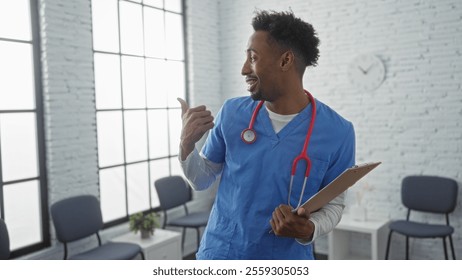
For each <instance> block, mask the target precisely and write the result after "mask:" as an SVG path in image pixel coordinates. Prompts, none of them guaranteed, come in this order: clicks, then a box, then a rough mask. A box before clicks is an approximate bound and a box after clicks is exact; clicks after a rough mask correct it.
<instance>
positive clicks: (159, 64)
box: [146, 59, 178, 108]
mask: <svg viewBox="0 0 462 280" xmlns="http://www.w3.org/2000/svg"><path fill="white" fill-rule="evenodd" d="M165 66H166V62H165V61H164V60H160V59H146V91H147V102H148V108H166V107H167V83H166V81H169V79H171V80H172V81H173V80H175V79H174V77H168V73H167V72H166V69H165ZM166 74H167V77H166ZM172 83H173V84H174V83H176V81H175V82H171V83H169V86H173V85H172ZM176 102H178V101H176Z"/></svg>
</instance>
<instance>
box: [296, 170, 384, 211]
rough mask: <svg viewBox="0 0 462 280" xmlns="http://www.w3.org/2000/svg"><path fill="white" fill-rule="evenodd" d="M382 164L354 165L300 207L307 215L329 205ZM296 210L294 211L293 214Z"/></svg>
mask: <svg viewBox="0 0 462 280" xmlns="http://www.w3.org/2000/svg"><path fill="white" fill-rule="evenodd" d="M381 163H382V162H371V163H365V164H361V165H354V166H352V167H350V168H348V169H346V170H345V171H343V172H342V174H340V175H339V176H337V178H335V179H334V180H333V181H332V182H330V183H329V184H328V185H327V186H325V187H324V188H323V189H322V190H320V191H319V192H317V193H316V194H315V195H313V196H312V197H311V198H310V199H308V200H307V201H306V202H305V203H303V204H302V205H301V206H300V207H303V208H305V209H306V210H307V211H309V213H312V212H316V211H317V210H319V209H320V208H322V207H323V206H324V205H326V204H327V203H329V201H331V200H332V199H334V198H336V197H337V196H338V195H339V194H341V193H343V192H344V191H345V190H347V189H348V188H349V187H351V186H353V185H354V184H355V183H356V182H358V181H359V180H360V179H361V178H363V177H364V176H366V174H367V173H369V172H371V171H372V170H374V168H376V167H377V166H379V165H380V164H381ZM295 211H296V209H294V212H295Z"/></svg>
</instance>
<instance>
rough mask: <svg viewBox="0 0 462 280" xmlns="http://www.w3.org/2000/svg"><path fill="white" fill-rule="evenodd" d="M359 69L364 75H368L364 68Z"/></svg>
mask: <svg viewBox="0 0 462 280" xmlns="http://www.w3.org/2000/svg"><path fill="white" fill-rule="evenodd" d="M358 69H359V71H361V72H362V73H363V74H364V75H366V74H367V70H364V69H363V68H361V66H358Z"/></svg>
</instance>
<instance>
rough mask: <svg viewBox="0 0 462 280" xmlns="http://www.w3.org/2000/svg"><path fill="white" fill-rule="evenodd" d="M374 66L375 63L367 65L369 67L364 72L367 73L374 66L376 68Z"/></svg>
mask: <svg viewBox="0 0 462 280" xmlns="http://www.w3.org/2000/svg"><path fill="white" fill-rule="evenodd" d="M374 66H375V63H374V64H372V65H370V66H369V67H367V69H366V71H365V73H364V74H367V73H368V72H369V71H370V70H371V69H372V68H374Z"/></svg>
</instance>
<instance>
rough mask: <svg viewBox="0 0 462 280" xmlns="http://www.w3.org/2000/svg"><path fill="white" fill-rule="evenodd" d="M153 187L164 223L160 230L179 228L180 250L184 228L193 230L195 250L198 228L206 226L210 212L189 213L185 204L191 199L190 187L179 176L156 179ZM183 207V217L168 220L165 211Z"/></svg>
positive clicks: (183, 237) (198, 236)
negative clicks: (180, 236)
mask: <svg viewBox="0 0 462 280" xmlns="http://www.w3.org/2000/svg"><path fill="white" fill-rule="evenodd" d="M154 186H155V188H156V191H157V195H158V197H159V202H160V208H161V209H162V211H163V214H164V222H163V225H162V228H165V227H166V226H172V227H181V228H182V229H183V231H182V239H181V248H182V251H183V250H184V240H185V232H186V228H194V229H196V231H197V248H199V244H200V228H201V227H205V226H206V225H207V222H208V219H209V215H210V212H209V211H207V212H196V213H189V211H188V207H187V205H186V203H187V202H189V201H191V199H192V192H191V187H190V186H189V184H188V183H187V182H186V181H185V180H184V179H183V177H181V176H169V177H164V178H161V179H158V180H156V181H155V182H154ZM180 206H183V207H184V213H185V214H184V215H183V216H181V217H179V218H175V219H171V220H168V216H167V211H168V210H171V209H173V208H176V207H180Z"/></svg>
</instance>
